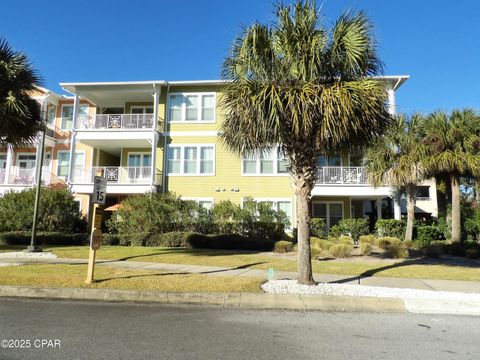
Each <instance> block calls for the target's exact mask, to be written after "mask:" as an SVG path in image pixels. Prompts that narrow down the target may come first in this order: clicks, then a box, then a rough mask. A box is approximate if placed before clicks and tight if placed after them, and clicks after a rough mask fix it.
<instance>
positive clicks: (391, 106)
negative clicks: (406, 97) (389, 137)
mask: <svg viewBox="0 0 480 360" xmlns="http://www.w3.org/2000/svg"><path fill="white" fill-rule="evenodd" d="M387 92H388V112H389V113H390V115H395V113H396V105H395V90H393V89H388V90H387Z"/></svg>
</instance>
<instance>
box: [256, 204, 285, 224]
mask: <svg viewBox="0 0 480 360" xmlns="http://www.w3.org/2000/svg"><path fill="white" fill-rule="evenodd" d="M254 200H255V201H256V202H257V203H267V204H269V205H270V206H271V208H272V210H275V211H283V212H284V213H285V215H287V219H288V222H289V224H290V226H292V201H291V200H288V199H254Z"/></svg>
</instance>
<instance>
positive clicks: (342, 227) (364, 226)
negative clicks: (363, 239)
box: [329, 219, 369, 244]
mask: <svg viewBox="0 0 480 360" xmlns="http://www.w3.org/2000/svg"><path fill="white" fill-rule="evenodd" d="M368 233H369V227H368V221H367V219H343V220H340V221H339V222H338V224H337V225H334V226H332V227H331V228H330V231H329V235H331V236H333V237H339V236H341V235H348V236H350V237H351V238H352V239H353V241H354V243H355V244H357V243H358V239H359V237H360V236H362V235H367V234H368Z"/></svg>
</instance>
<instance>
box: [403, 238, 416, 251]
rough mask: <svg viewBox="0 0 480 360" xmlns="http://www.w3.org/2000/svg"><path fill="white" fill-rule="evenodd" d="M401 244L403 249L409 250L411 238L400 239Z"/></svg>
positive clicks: (411, 245)
mask: <svg viewBox="0 0 480 360" xmlns="http://www.w3.org/2000/svg"><path fill="white" fill-rule="evenodd" d="M402 246H403V248H404V249H407V250H410V249H411V248H413V241H412V240H403V241H402Z"/></svg>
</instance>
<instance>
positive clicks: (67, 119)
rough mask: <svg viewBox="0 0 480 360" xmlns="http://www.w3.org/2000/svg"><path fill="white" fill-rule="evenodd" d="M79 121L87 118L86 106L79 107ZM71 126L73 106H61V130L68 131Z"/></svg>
mask: <svg viewBox="0 0 480 360" xmlns="http://www.w3.org/2000/svg"><path fill="white" fill-rule="evenodd" d="M78 117H79V119H80V120H82V119H83V120H85V119H86V118H88V105H80V107H79V109H78ZM72 126H73V105H63V106H62V125H61V128H62V130H70V129H71V128H72Z"/></svg>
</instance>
